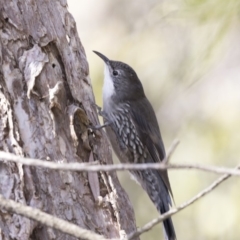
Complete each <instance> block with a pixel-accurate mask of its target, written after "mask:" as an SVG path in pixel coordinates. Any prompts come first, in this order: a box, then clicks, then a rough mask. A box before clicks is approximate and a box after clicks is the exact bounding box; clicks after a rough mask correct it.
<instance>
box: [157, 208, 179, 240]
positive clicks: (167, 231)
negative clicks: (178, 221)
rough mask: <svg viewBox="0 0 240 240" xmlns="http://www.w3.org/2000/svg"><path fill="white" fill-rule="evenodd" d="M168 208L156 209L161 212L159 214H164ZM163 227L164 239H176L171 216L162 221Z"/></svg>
mask: <svg viewBox="0 0 240 240" xmlns="http://www.w3.org/2000/svg"><path fill="white" fill-rule="evenodd" d="M168 210H169V208H168ZM168 210H165V209H162V210H161V209H160V210H159V209H158V211H159V212H161V214H164V213H165V212H167V211H168ZM163 227H164V236H165V239H166V240H176V239H177V238H176V233H175V230H174V226H173V222H172V219H171V218H167V219H165V220H164V221H163Z"/></svg>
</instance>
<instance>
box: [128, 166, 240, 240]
mask: <svg viewBox="0 0 240 240" xmlns="http://www.w3.org/2000/svg"><path fill="white" fill-rule="evenodd" d="M239 167H240V165H239V166H238V167H237V168H236V169H239ZM229 177H231V174H225V175H223V176H221V177H219V178H218V179H217V180H216V181H214V182H213V183H212V184H211V185H210V186H208V187H207V188H205V189H204V190H203V191H201V192H199V193H198V194H197V195H196V196H194V197H193V198H192V199H190V200H188V201H187V202H185V203H183V204H181V205H180V206H179V207H177V208H173V209H171V210H169V211H168V212H166V213H164V214H162V215H161V216H159V217H158V218H156V219H154V220H152V221H151V222H149V223H147V224H146V225H144V226H143V227H142V228H139V229H138V230H137V231H136V232H134V233H131V234H130V235H129V236H128V240H131V239H134V238H135V237H138V236H140V235H141V234H143V233H144V232H147V231H149V230H151V229H152V228H153V227H154V226H155V225H157V224H158V223H160V222H162V221H163V220H165V219H166V218H169V217H171V216H172V215H175V214H176V213H178V212H180V211H181V210H183V209H184V208H186V207H188V206H190V205H192V204H193V203H194V202H196V201H197V200H199V199H200V198H202V197H204V196H205V195H207V194H208V193H210V192H212V191H213V190H214V189H215V188H216V187H217V186H218V185H220V184H221V183H222V182H223V181H225V180H227V179H228V178H229Z"/></svg>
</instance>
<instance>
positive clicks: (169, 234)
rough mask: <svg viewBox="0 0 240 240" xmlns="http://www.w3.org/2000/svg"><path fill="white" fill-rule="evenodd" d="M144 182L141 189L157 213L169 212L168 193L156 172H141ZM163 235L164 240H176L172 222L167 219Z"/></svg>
mask: <svg viewBox="0 0 240 240" xmlns="http://www.w3.org/2000/svg"><path fill="white" fill-rule="evenodd" d="M143 175H145V176H144V179H148V181H144V184H142V186H143V188H144V189H145V190H146V192H147V193H148V196H149V197H150V199H151V200H152V202H153V203H154V205H155V206H156V208H157V210H158V212H159V213H161V214H164V213H166V212H168V211H169V209H170V205H171V204H172V202H171V197H170V193H169V191H168V189H167V187H166V185H165V184H164V182H163V180H162V178H161V177H160V176H159V173H157V171H155V170H152V171H146V172H145V171H143ZM163 227H164V233H165V234H164V235H165V239H166V240H176V239H177V238H176V233H175V230H174V226H173V222H172V219H171V218H167V219H165V220H164V221H163Z"/></svg>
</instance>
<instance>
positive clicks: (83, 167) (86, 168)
mask: <svg viewBox="0 0 240 240" xmlns="http://www.w3.org/2000/svg"><path fill="white" fill-rule="evenodd" d="M170 154H171V152H170ZM168 158H169V155H167V156H166V159H168ZM0 161H3V162H4V161H6V162H17V163H22V164H24V165H28V166H35V167H43V168H49V169H55V170H64V171H78V172H99V171H104V172H112V171H125V170H145V169H159V170H162V169H170V170H171V169H196V170H201V171H205V172H212V173H215V174H230V175H232V176H240V171H239V170H237V169H234V168H224V167H216V166H204V165H199V164H168V165H165V164H164V162H162V163H146V164H144V163H141V164H114V165H96V164H95V165H94V164H88V163H76V162H75V163H62V162H59V163H54V162H49V161H45V160H39V159H32V158H23V157H20V156H17V155H14V154H11V153H6V152H3V151H0Z"/></svg>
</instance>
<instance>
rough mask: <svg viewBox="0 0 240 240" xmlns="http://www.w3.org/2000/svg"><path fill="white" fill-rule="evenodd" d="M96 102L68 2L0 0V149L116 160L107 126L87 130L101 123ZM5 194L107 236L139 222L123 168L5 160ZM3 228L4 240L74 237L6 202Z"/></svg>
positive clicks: (1, 184) (0, 174) (1, 178)
mask: <svg viewBox="0 0 240 240" xmlns="http://www.w3.org/2000/svg"><path fill="white" fill-rule="evenodd" d="M86 24H87V23H86ZM94 101H95V100H94V95H93V92H92V87H91V82H90V78H89V68H88V63H87V59H86V55H85V52H84V49H83V46H82V45H81V42H80V39H79V37H78V34H77V30H76V23H75V21H74V19H73V17H72V15H71V14H70V13H69V12H68V11H67V3H66V1H65V0H59V1H57V0H51V1H48V0H9V1H4V0H0V149H1V150H4V151H6V152H11V153H15V154H17V155H20V156H26V157H31V158H38V159H44V160H46V159H47V160H49V161H54V162H59V163H61V162H68V163H71V162H89V161H96V160H98V161H99V162H100V163H101V164H111V163H112V159H111V151H110V148H109V144H108V142H107V140H106V136H105V134H104V132H102V131H101V132H99V133H98V134H95V133H93V132H91V131H89V129H88V127H89V125H98V124H99V122H98V117H97V113H96V109H95V107H94V106H93V105H92V103H94ZM0 193H1V194H2V195H3V196H4V197H5V198H7V199H13V200H15V201H17V202H20V203H23V204H26V205H29V206H32V207H34V208H38V209H41V210H42V211H45V212H47V213H50V214H52V215H54V216H57V217H60V218H62V219H65V220H67V221H69V222H72V223H75V224H77V225H79V226H81V227H84V228H86V229H90V230H92V231H94V232H96V233H99V234H102V235H104V236H106V237H108V238H113V237H122V236H124V235H125V234H128V233H130V232H132V231H134V230H135V229H136V227H135V220H134V213H133V209H132V206H131V204H130V202H129V199H128V196H127V195H126V193H125V191H124V190H123V189H122V187H121V186H120V184H119V181H118V179H117V177H116V173H91V174H88V173H77V172H67V171H54V170H49V169H44V168H36V167H27V166H22V165H21V164H15V163H4V162H0ZM99 195H100V196H101V197H102V200H101V201H102V203H101V204H96V203H97V202H98V201H99V199H100V198H99ZM0 228H1V231H0V238H1V239H17V240H18V239H19V240H23V239H34V240H37V239H41V240H43V239H44V240H45V239H74V237H71V236H69V235H66V234H64V233H62V232H60V231H56V230H54V229H51V228H47V227H46V226H44V225H40V224H39V223H37V222H35V221H32V220H29V219H27V218H25V217H22V216H19V215H17V214H14V213H9V212H6V211H4V210H3V209H0Z"/></svg>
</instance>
